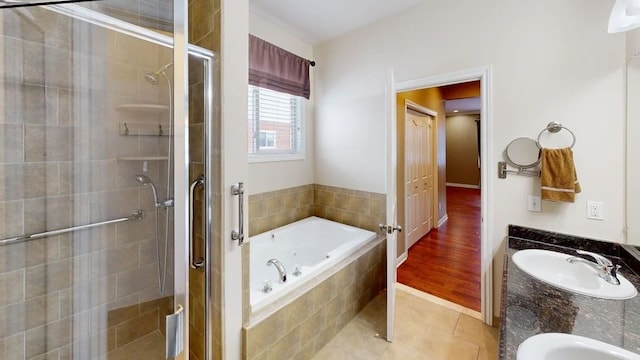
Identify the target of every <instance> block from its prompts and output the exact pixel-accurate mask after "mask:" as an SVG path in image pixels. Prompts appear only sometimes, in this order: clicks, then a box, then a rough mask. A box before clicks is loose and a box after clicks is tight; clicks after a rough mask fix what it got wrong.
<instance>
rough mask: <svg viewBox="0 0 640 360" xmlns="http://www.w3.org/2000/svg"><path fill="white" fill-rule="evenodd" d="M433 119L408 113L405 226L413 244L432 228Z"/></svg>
mask: <svg viewBox="0 0 640 360" xmlns="http://www.w3.org/2000/svg"><path fill="white" fill-rule="evenodd" d="M432 135H433V118H432V117H431V116H430V115H427V114H423V113H420V112H417V111H414V110H412V109H407V110H406V112H405V197H406V199H405V204H406V206H405V219H406V220H405V222H406V224H405V227H406V229H407V235H406V236H407V245H408V247H407V248H409V247H411V246H413V244H415V243H416V242H417V241H418V240H420V238H422V237H423V236H424V235H426V234H427V233H428V232H429V231H430V230H431V229H432V228H433V211H432V209H433V146H432V141H431V139H432Z"/></svg>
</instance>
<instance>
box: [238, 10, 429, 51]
mask: <svg viewBox="0 0 640 360" xmlns="http://www.w3.org/2000/svg"><path fill="white" fill-rule="evenodd" d="M423 1H424V0H323V1H305V0H250V4H251V10H252V11H253V12H254V13H255V14H257V15H260V16H262V17H265V18H266V19H267V20H270V21H272V22H275V23H276V24H277V25H281V26H282V27H284V28H286V29H287V30H290V31H293V32H294V33H296V35H297V36H298V37H300V38H301V39H302V40H305V41H307V42H309V43H310V44H312V45H313V44H317V43H321V42H323V41H326V40H329V39H331V38H333V37H336V36H339V35H342V34H345V33H347V32H349V31H351V30H354V29H357V28H359V27H362V26H364V25H367V24H370V23H373V22H375V21H376V20H379V19H382V18H385V17H388V16H391V15H393V14H396V13H399V12H401V11H403V10H406V9H408V8H410V7H413V6H415V5H417V4H420V3H421V2H423Z"/></svg>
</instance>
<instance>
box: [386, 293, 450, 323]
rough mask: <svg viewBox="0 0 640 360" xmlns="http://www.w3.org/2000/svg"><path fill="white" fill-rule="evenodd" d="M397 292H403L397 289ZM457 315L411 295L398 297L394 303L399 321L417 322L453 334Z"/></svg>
mask: <svg viewBox="0 0 640 360" xmlns="http://www.w3.org/2000/svg"><path fill="white" fill-rule="evenodd" d="M398 294H405V293H403V292H401V291H398ZM459 317H460V313H459V312H456V311H454V310H451V309H447V308H445V307H442V306H438V305H436V304H433V303H430V302H428V301H426V300H424V299H420V298H418V297H416V296H413V295H407V296H406V297H405V296H403V297H402V298H400V297H399V298H398V301H397V303H396V318H397V319H398V320H399V322H400V323H407V322H418V323H420V324H422V325H424V326H426V327H432V328H437V329H439V330H441V331H444V332H447V333H449V334H453V332H454V330H455V328H456V324H457V323H458V318H459Z"/></svg>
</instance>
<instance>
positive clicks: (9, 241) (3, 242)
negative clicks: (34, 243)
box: [0, 209, 146, 246]
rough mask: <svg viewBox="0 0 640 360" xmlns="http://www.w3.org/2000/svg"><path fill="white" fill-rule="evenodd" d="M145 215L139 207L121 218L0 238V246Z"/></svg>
mask: <svg viewBox="0 0 640 360" xmlns="http://www.w3.org/2000/svg"><path fill="white" fill-rule="evenodd" d="M145 216H146V213H145V211H144V210H142V209H138V210H136V211H135V212H134V213H133V214H131V215H129V216H127V217H123V218H119V219H113V220H107V221H101V222H97V223H93V224H86V225H78V226H73V227H69V228H65V229H59V230H51V231H45V232H41V233H37V234H30V235H23V236H18V237H14V238H9V239H4V240H0V246H3V245H9V244H14V243H17V242H21V241H27V240H34V239H39V238H43V237H47V236H53V235H60V234H64V233H68V232H72V231H77V230H84V229H90V228H94V227H97V226H102V225H108V224H117V223H121V222H125V221H130V220H135V221H141V220H142V219H144V217H145Z"/></svg>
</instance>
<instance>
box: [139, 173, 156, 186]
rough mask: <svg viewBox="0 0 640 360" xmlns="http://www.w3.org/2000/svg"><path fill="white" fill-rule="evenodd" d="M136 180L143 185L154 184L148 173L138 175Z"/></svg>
mask: <svg viewBox="0 0 640 360" xmlns="http://www.w3.org/2000/svg"><path fill="white" fill-rule="evenodd" d="M136 181H137V182H139V183H140V184H142V185H149V184H153V182H152V181H151V179H149V177H148V176H147V175H136Z"/></svg>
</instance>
